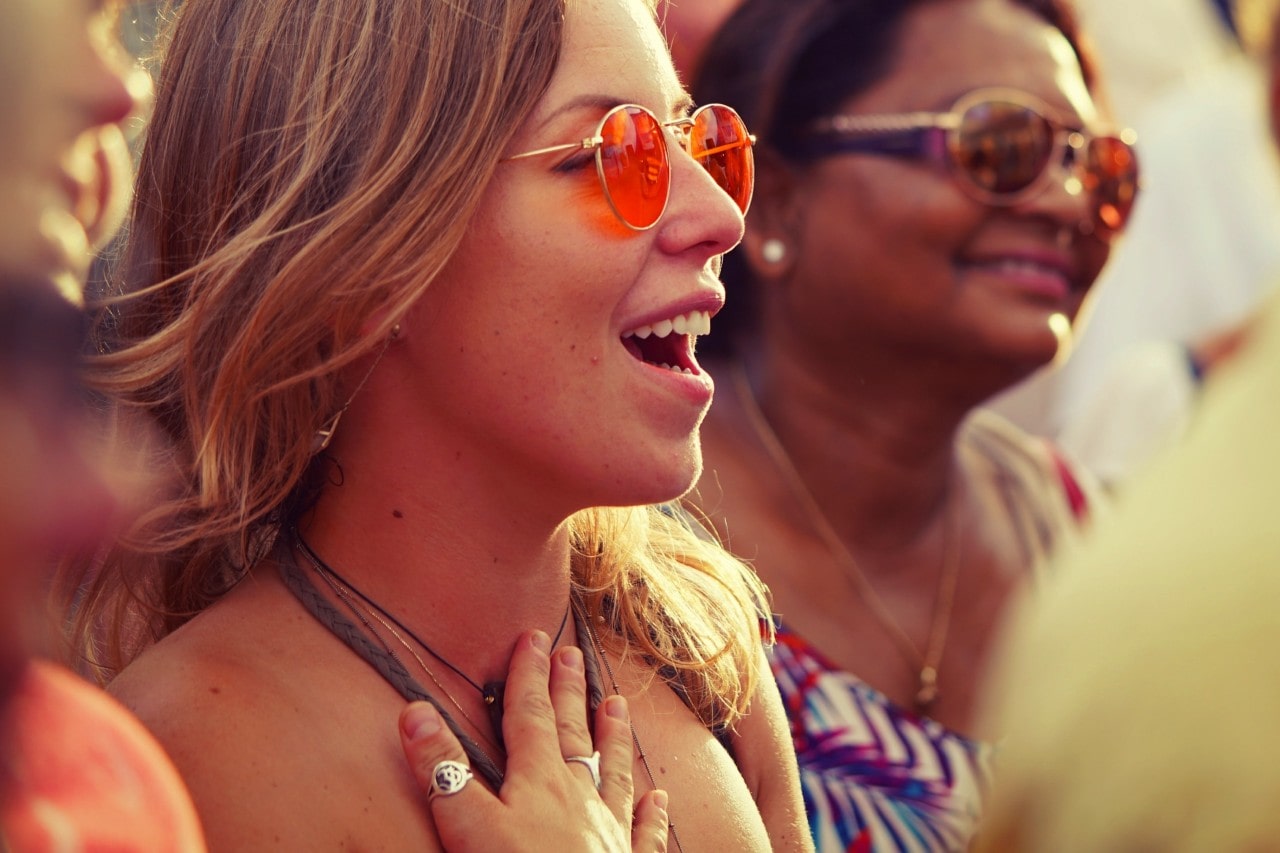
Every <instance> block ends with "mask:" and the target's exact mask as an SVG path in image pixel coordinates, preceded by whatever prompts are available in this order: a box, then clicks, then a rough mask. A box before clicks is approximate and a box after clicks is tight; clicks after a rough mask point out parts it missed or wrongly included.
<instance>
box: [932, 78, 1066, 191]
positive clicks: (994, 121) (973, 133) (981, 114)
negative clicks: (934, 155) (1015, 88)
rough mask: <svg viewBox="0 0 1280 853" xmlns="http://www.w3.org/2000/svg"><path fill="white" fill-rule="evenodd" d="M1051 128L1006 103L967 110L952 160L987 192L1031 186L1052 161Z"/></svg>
mask: <svg viewBox="0 0 1280 853" xmlns="http://www.w3.org/2000/svg"><path fill="white" fill-rule="evenodd" d="M1053 146H1054V128H1053V125H1052V124H1050V122H1049V120H1048V119H1046V118H1044V117H1043V116H1040V115H1038V114H1037V113H1036V112H1035V111H1033V110H1031V109H1030V108H1029V107H1025V106H1023V105H1021V104H1014V103H1009V102H1005V101H988V102H985V103H981V104H975V105H974V106H972V107H970V108H969V109H968V110H966V111H965V113H964V115H963V117H962V118H961V120H960V127H959V130H958V132H957V133H954V134H952V136H951V141H950V148H951V152H950V153H951V156H952V158H953V159H954V160H955V163H956V165H957V166H959V167H960V170H961V171H962V173H963V174H964V176H965V177H966V178H968V179H969V180H970V181H972V182H973V183H974V185H975V186H977V187H978V188H980V189H982V190H984V191H986V192H990V193H999V194H1005V193H1016V192H1020V191H1022V190H1025V189H1026V188H1027V187H1029V186H1031V185H1032V184H1033V183H1035V181H1036V180H1037V179H1038V178H1039V177H1040V175H1041V174H1043V173H1044V170H1045V169H1046V168H1048V166H1049V159H1050V157H1052V156H1053Z"/></svg>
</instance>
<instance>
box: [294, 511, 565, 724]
mask: <svg viewBox="0 0 1280 853" xmlns="http://www.w3.org/2000/svg"><path fill="white" fill-rule="evenodd" d="M293 541H294V542H295V543H296V544H297V546H298V549H299V550H300V551H302V553H303V554H304V555H305V556H306V558H307V559H308V560H309V561H310V562H311V565H312V566H313V567H314V568H315V569H316V571H317V572H318V573H319V574H320V576H321V577H325V576H326V575H328V576H332V577H333V578H334V579H335V580H337V581H338V582H340V583H341V584H342V585H343V586H345V587H346V588H347V589H348V590H350V591H351V592H353V593H355V594H356V596H357V597H359V599H360V600H361V601H363V602H364V604H365V605H366V607H368V608H370V611H371V612H374V613H376V614H380V617H379V618H378V621H379V622H382V624H383V625H384V626H386V628H387V629H388V630H391V625H395V627H396V628H399V629H400V630H401V631H403V632H404V633H405V634H407V635H408V636H409V638H410V639H412V640H413V641H414V642H415V643H417V644H418V645H419V646H421V647H422V648H423V649H425V650H426V652H427V654H429V655H431V657H433V658H435V659H436V660H438V661H439V662H440V663H442V664H444V665H445V666H447V667H448V668H449V669H450V670H452V671H453V673H454V674H455V675H457V676H458V677H459V678H461V679H462V680H463V681H465V682H466V683H467V684H469V685H471V687H472V689H474V690H475V691H476V692H477V693H479V694H480V698H481V699H482V700H483V702H484V704H485V709H486V710H487V711H488V712H489V722H490V724H491V725H492V726H493V732H494V734H495V735H496V736H497V738H498V741H499V743H501V741H502V710H503V708H502V694H503V691H504V690H505V689H506V684H507V683H506V681H503V680H493V681H486V682H485V683H484V684H477V683H476V681H475V680H474V679H473V678H471V677H470V676H469V675H467V674H466V673H465V672H463V671H462V670H461V669H460V668H458V667H457V666H455V665H454V664H453V663H452V662H451V661H450V660H449V659H448V658H446V657H444V656H443V655H441V654H440V653H439V652H437V651H436V650H435V649H433V648H431V646H429V645H427V643H426V642H424V641H423V640H422V639H421V638H420V637H418V635H417V634H415V633H414V632H413V631H411V630H410V629H409V628H408V627H406V626H405V624H404V623H403V622H401V621H400V620H399V619H397V618H396V617H395V615H393V614H392V613H391V612H389V611H388V610H387V609H386V608H384V607H383V606H382V605H380V604H378V603H377V602H376V601H374V600H373V599H371V598H370V597H369V596H367V595H365V594H364V593H363V592H361V591H360V590H359V589H358V588H357V587H355V586H353V585H352V583H351V582H350V581H349V580H347V579H346V578H344V577H343V576H342V575H340V574H338V572H337V571H335V570H334V569H333V567H332V566H330V565H329V564H328V563H326V562H325V561H324V560H322V559H320V555H319V554H317V553H316V552H315V551H314V550H312V548H311V546H310V545H308V544H307V541H306V540H305V539H303V538H302V534H301V533H299V532H298V529H297V528H296V527H295V528H294V529H293ZM326 580H327V578H326ZM570 609H571V607H570V605H569V603H567V602H566V604H565V608H564V616H562V617H561V618H560V628H559V630H557V631H556V635H555V638H554V639H553V640H552V641H551V648H552V649H555V647H556V645H558V644H559V642H560V638H561V637H562V636H564V628H565V625H567V624H569V610H570ZM388 621H389V622H390V623H391V625H388V624H387V622H388ZM391 633H392V634H393V635H394V636H395V637H396V639H398V640H399V641H400V642H401V643H403V644H404V645H405V646H406V648H408V643H406V642H405V640H404V638H403V637H402V636H400V634H398V633H396V632H395V631H391ZM409 651H410V652H411V653H413V656H414V657H415V658H417V660H418V663H419V664H420V665H421V666H422V668H423V669H424V670H425V671H426V672H427V675H428V676H430V678H431V680H432V681H434V682H435V684H436V686H437V687H439V688H440V689H441V690H444V686H443V685H442V684H440V681H439V680H438V679H437V678H436V676H435V673H433V672H431V670H430V669H429V668H428V667H427V665H426V664H425V663H424V662H423V661H422V659H421V658H420V657H418V654H417V652H415V651H414V650H413V649H412V648H409ZM445 695H446V696H448V698H449V700H450V701H452V702H453V704H454V705H455V706H456V707H458V710H459V711H461V710H462V708H461V706H459V705H458V703H457V701H456V700H454V699H453V697H452V696H450V695H449V693H448V691H445ZM463 717H464V718H465V719H466V720H467V722H469V723H470V722H471V719H470V718H469V717H467V716H466V714H465V713H463ZM471 724H472V725H473V726H474V725H475V723H471Z"/></svg>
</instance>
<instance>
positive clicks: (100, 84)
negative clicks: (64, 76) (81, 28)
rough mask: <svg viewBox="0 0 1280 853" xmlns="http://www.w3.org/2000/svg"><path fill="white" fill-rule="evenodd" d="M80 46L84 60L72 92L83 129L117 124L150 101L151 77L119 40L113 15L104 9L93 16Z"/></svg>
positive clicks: (80, 64)
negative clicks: (99, 13)
mask: <svg viewBox="0 0 1280 853" xmlns="http://www.w3.org/2000/svg"><path fill="white" fill-rule="evenodd" d="M77 47H79V48H80V50H81V57H82V62H81V63H78V66H79V72H78V73H77V74H76V76H75V80H74V82H73V84H72V86H71V91H70V96H71V99H72V101H73V102H74V104H75V106H76V107H77V108H78V110H79V111H80V113H81V115H82V116H83V120H84V123H85V124H84V128H83V129H85V130H88V129H90V128H94V127H99V126H101V125H107V124H117V123H119V122H122V121H124V120H125V119H126V118H128V117H129V116H131V115H134V114H136V113H138V112H139V111H140V110H141V109H142V107H143V106H144V105H146V104H147V103H149V101H150V93H151V78H150V76H149V75H148V74H147V72H146V71H145V70H143V69H142V68H141V67H140V66H138V64H137V63H136V62H134V61H133V59H132V57H130V55H129V53H128V51H126V50H125V47H124V45H123V44H121V43H120V40H119V38H118V37H117V36H116V35H115V27H114V21H113V20H112V17H111V16H109V15H108V14H107V13H105V12H104V13H102V14H101V15H100V16H98V17H96V18H94V19H91V20H90V22H89V24H88V26H87V27H86V28H85V33H84V41H83V42H82V44H80V45H78V46H77Z"/></svg>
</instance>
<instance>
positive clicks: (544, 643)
mask: <svg viewBox="0 0 1280 853" xmlns="http://www.w3.org/2000/svg"><path fill="white" fill-rule="evenodd" d="M530 642H532V643H533V647H534V648H535V649H537V650H538V651H540V652H542V653H543V654H550V653H551V638H550V637H548V636H547V633H546V631H534V632H533V636H532V637H531V638H530Z"/></svg>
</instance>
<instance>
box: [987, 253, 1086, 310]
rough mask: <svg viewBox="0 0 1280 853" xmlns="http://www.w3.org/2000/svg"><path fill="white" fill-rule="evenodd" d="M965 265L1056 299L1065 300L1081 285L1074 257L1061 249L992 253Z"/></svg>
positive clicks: (1034, 292)
mask: <svg viewBox="0 0 1280 853" xmlns="http://www.w3.org/2000/svg"><path fill="white" fill-rule="evenodd" d="M963 266H964V267H965V268H966V269H969V270H974V271H978V272H981V273H984V274H986V275H992V276H996V277H998V278H1000V279H1002V280H1004V281H1007V282H1010V283H1011V284H1013V285H1014V286H1015V287H1017V288H1018V289H1019V290H1022V291H1025V292H1027V293H1029V294H1032V295H1036V296H1040V297H1046V298H1050V299H1054V300H1061V299H1065V298H1066V297H1067V296H1068V295H1069V294H1070V293H1071V292H1072V291H1073V290H1075V289H1076V288H1077V285H1078V282H1077V275H1076V271H1075V265H1074V263H1073V262H1072V259H1071V257H1070V256H1068V255H1065V254H1061V253H1057V252H1010V253H1001V254H992V255H986V256H984V257H981V258H977V259H974V260H971V261H968V262H966V263H965V264H964V265H963Z"/></svg>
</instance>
